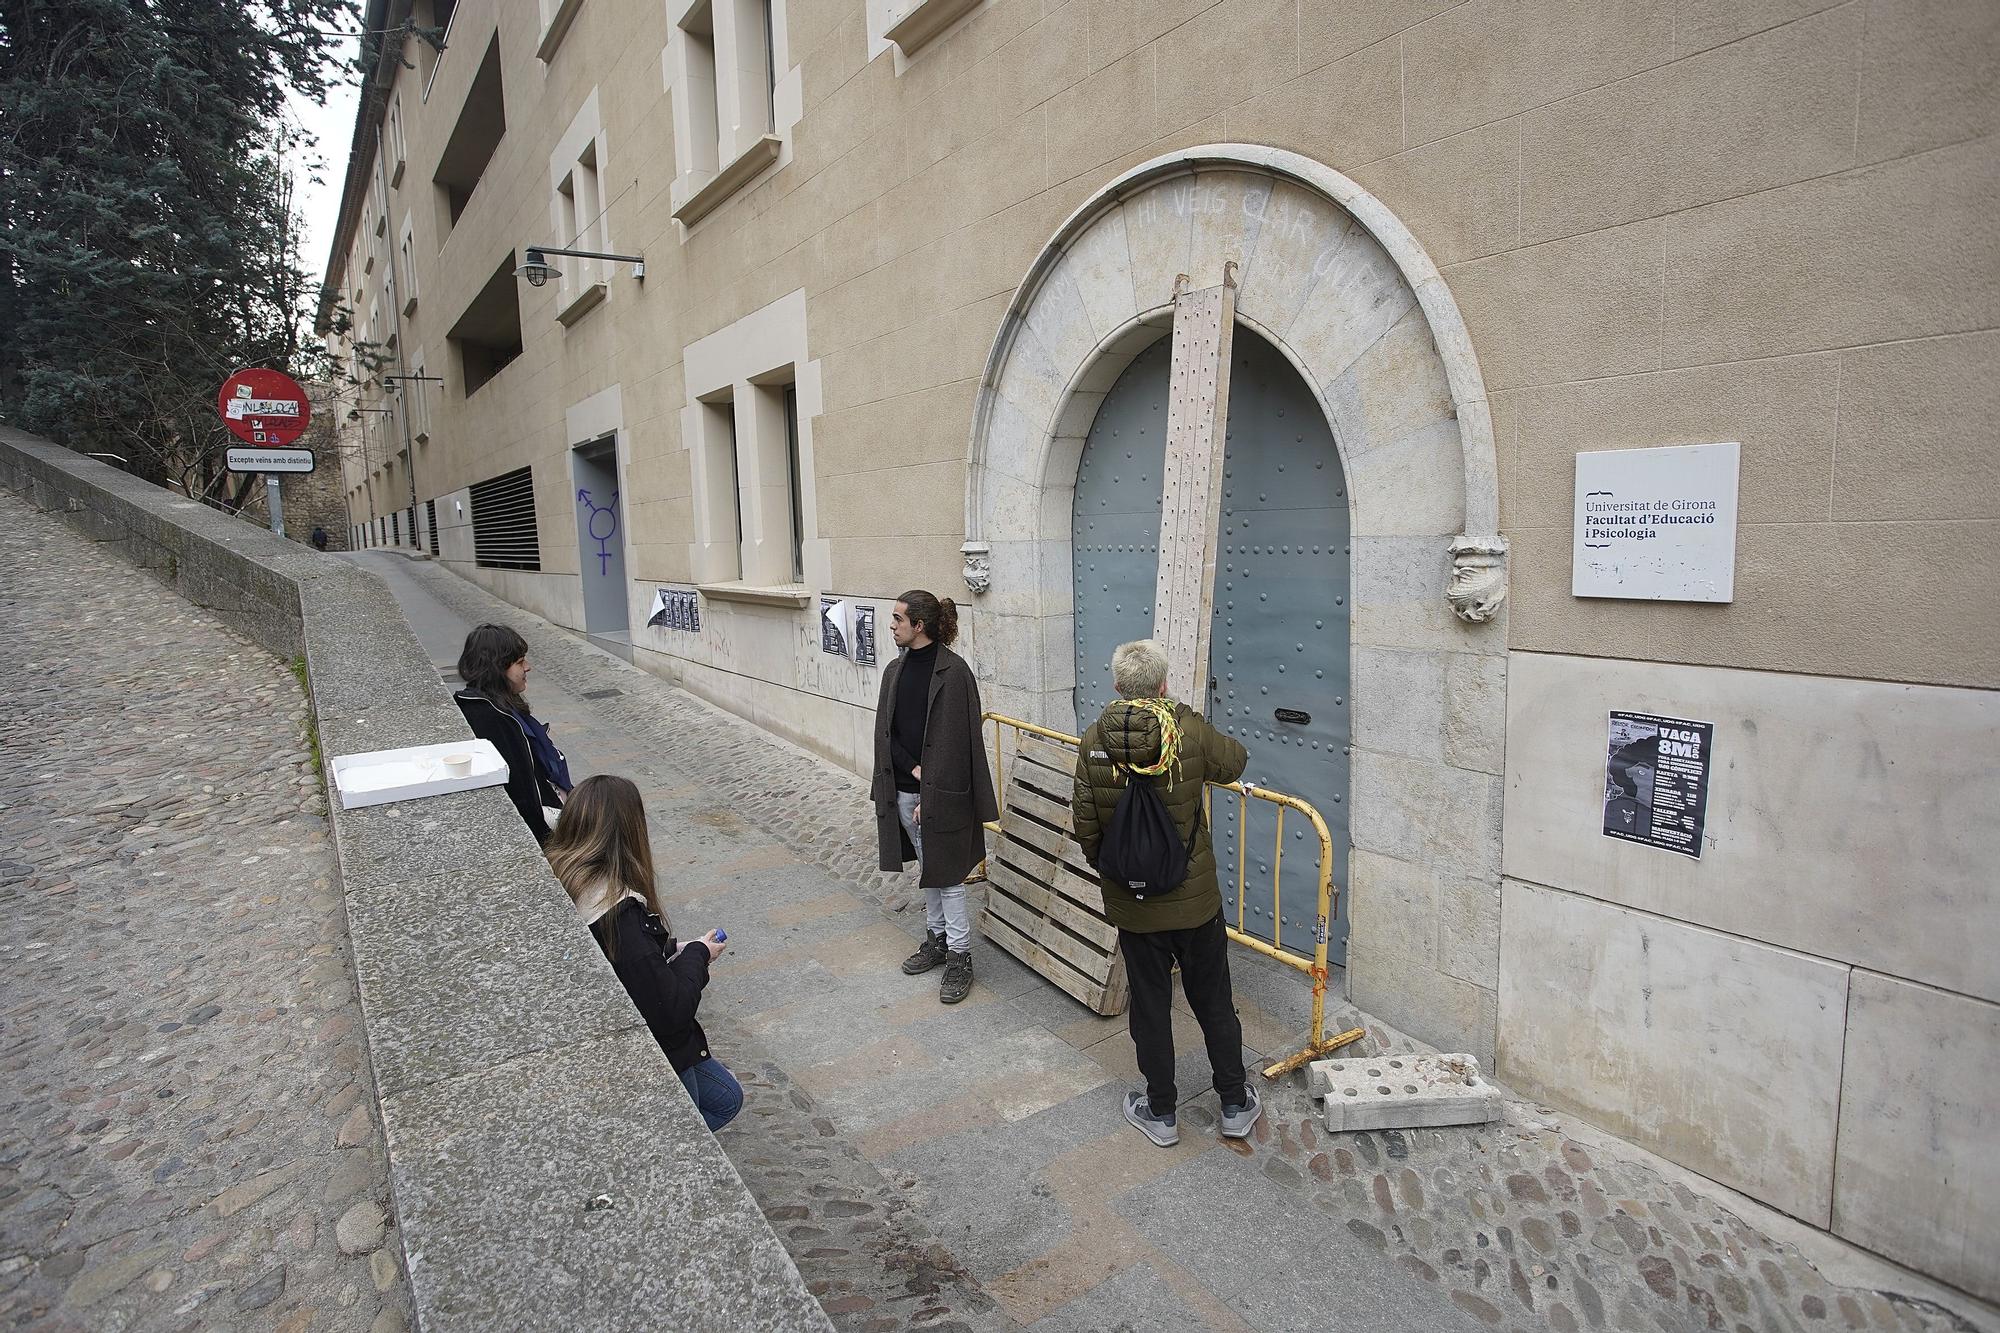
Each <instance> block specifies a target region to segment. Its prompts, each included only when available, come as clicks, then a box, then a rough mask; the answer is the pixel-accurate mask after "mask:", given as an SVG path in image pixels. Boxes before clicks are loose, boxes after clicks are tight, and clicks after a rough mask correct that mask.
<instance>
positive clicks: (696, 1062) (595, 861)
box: [547, 774, 743, 1130]
mask: <svg viewBox="0 0 2000 1333" xmlns="http://www.w3.org/2000/svg"><path fill="white" fill-rule="evenodd" d="M547 850H548V857H549V868H550V869H551V870H553V871H555V875H556V878H557V879H558V880H560V881H562V886H563V888H564V889H566V890H568V891H569V896H570V901H572V902H574V903H575V904H576V910H577V912H578V914H579V915H581V916H582V917H583V919H584V922H585V923H586V924H587V925H589V927H590V929H591V931H592V933H594V934H595V935H596V936H597V943H598V946H599V947H600V948H602V949H603V950H604V956H605V957H606V958H608V959H610V960H611V967H612V970H614V971H615V972H617V973H618V980H619V981H620V982H622V983H623V984H624V986H625V993H626V994H628V995H630V996H631V997H632V1003H633V1004H635V1005H637V1006H638V1009H639V1014H640V1016H641V1017H642V1018H644V1019H645V1020H646V1026H647V1027H649V1028H651V1029H652V1032H653V1040H655V1041H657V1042H659V1043H660V1049H661V1050H663V1051H665V1052H666V1053H667V1059H668V1061H670V1062H671V1063H672V1064H673V1067H674V1072H675V1073H676V1074H679V1075H680V1078H681V1083H682V1085H683V1086H685V1087H686V1088H687V1090H688V1096H690V1097H692V1098H694V1104H695V1106H696V1107H697V1108H698V1109H699V1110H700V1111H701V1118H702V1119H703V1120H705V1121H707V1122H708V1127H709V1128H710V1129H712V1130H713V1129H721V1128H722V1127H723V1126H724V1125H726V1124H728V1123H729V1122H730V1121H731V1120H734V1119H735V1118H736V1113H737V1112H738V1111H740V1110H742V1109H743V1088H742V1086H741V1085H740V1084H738V1083H737V1081H736V1078H735V1076H734V1075H733V1074H731V1073H730V1072H729V1070H728V1069H726V1068H724V1067H723V1064H722V1062H721V1061H720V1060H717V1059H716V1058H715V1057H714V1056H712V1055H710V1054H709V1053H708V1036H707V1034H706V1033H704V1032H703V1031H702V1030H701V1024H700V1023H699V1022H697V1021H696V1020H695V1010H696V1009H697V1008H698V1007H699V1006H700V1004H701V991H702V987H704V986H706V985H707V984H708V965H709V964H710V963H711V962H713V961H714V960H716V959H717V958H720V957H721V956H722V951H723V949H724V948H725V947H727V946H725V945H724V944H723V942H722V941H721V940H719V939H717V938H716V937H715V932H714V931H710V932H708V933H707V934H706V935H703V936H702V937H701V938H700V939H694V940H689V941H688V942H687V943H685V944H679V943H676V942H675V940H674V936H673V932H672V930H671V928H670V927H669V926H668V925H667V914H666V912H665V911H664V910H662V909H661V907H660V897H659V891H658V889H656V888H655V887H654V884H653V845H652V839H651V838H649V837H648V836H647V834H646V807H645V803H644V802H643V801H642V800H641V799H640V797H639V789H638V788H637V787H635V786H634V785H632V783H631V781H630V780H629V779H626V778H620V777H613V776H610V775H608V774H603V775H599V776H597V777H591V778H585V779H584V780H583V781H582V782H579V783H577V784H576V789H575V790H574V791H572V792H571V793H570V796H569V801H568V802H567V803H566V804H565V805H564V806H563V815H562V819H561V820H560V821H558V822H557V824H556V828H555V832H554V833H553V834H552V835H551V836H550V838H549V845H548V849H547Z"/></svg>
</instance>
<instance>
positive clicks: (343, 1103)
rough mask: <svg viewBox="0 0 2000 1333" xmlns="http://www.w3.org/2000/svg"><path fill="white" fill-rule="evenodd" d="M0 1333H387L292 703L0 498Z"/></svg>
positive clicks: (281, 667)
mask: <svg viewBox="0 0 2000 1333" xmlns="http://www.w3.org/2000/svg"><path fill="white" fill-rule="evenodd" d="M0 570H4V573H0V682H4V684H0V696H4V706H3V707H0V728H4V733H3V734H4V746H3V747H0V748H4V750H5V753H6V755H7V769H8V776H9V781H8V783H7V787H6V790H5V792H4V794H0V905H3V906H4V911H0V915H4V925H0V1085H4V1092H0V1321H4V1322H5V1323H6V1324H7V1325H8V1326H10V1327H20V1328H37V1329H86V1328H87V1329H161V1330H179V1329H196V1328H206V1329H236V1328H240V1329H282V1330H284V1331H285V1333H304V1330H309V1329H340V1330H370V1333H397V1331H398V1330H401V1329H403V1328H405V1327H406V1319H407V1312H408V1309H409V1297H408V1292H407V1288H406V1286H405V1283H404V1279H403V1276H402V1271H401V1269H402V1252H401V1247H400V1245H399V1243H398V1240H397V1234H396V1231H395V1228H394V1221H393V1218H392V1217H391V1216H390V1214H389V1211H388V1205H389V1202H390V1199H389V1184H388V1177H387V1173H386V1169H385V1161H384V1158H383V1154H382V1146H381V1141H380V1137H379V1135H378V1133H377V1129H376V1125H375V1123H374V1121H373V1119H372V1118H371V1117H372V1112H373V1107H374V1105H375V1095H374V1090H373V1087H372V1084H371V1080H370V1074H369V1064H368V1057H367V1052H366V1047H365V1044H364V1039H363V1034H362V1030H361V1022H360V1019H361V1015H360V1011H359V1007H358V1004H357V1001H356V998H355V991H354V981H353V975H352V971H351V969H350V966H349V961H348V952H347V918H346V912H345V907H344V904H343V902H342V898H341V893H340V888H339V885H338V882H337V879H336V876H335V865H334V856H333V851H332V847H331V844H330V842H329V840H328V834H327V827H326V820H325V815H324V808H325V802H324V797H323V795H322V793H321V791H320V785H319V779H318V776H317V774H316V773H315V772H314V770H313V765H312V756H311V755H310V753H309V752H308V749H307V743H306V739H305V725H306V723H305V718H306V714H305V699H304V696H303V694H302V692H301V690H300V688H299V684H298V682H297V681H296V680H295V679H294V677H293V676H292V673H291V671H290V670H289V669H288V668H287V666H286V664H285V663H283V662H279V661H277V660H275V659H274V658H272V657H271V656H270V655H269V654H267V653H265V652H264V651H262V650H261V649H259V648H257V647H255V646H253V645H251V644H250V643H249V642H248V641H246V640H244V639H242V638H239V637H238V636H236V635H235V634H233V633H231V632H230V631H228V630H225V629H223V628H221V627H220V626H218V625H217V624H216V623H215V622H214V621H212V620H211V619H209V618H208V617H207V616H205V615H204V614H203V613H201V612H200V611H197V610H196V609H195V608H193V607H191V606H189V605H187V604H186V603H184V602H182V601H180V600H179V599H178V598H177V597H175V596H174V595H173V594H172V593H169V592H167V591H165V590H164V589H163V588H161V586H160V585H159V584H157V583H156V582H154V580H153V579H152V578H150V577H149V576H147V575H144V574H141V573H139V572H137V571H136V570H134V569H132V568H131V567H130V566H129V565H126V564H124V563H122V562H121V561H120V560H119V559H118V557H117V555H116V554H115V552H112V551H107V550H104V549H101V548H98V547H96V546H93V545H92V544H91V543H90V542H88V541H86V540H84V539H83V538H81V537H79V536H77V535H76V534H74V533H73V532H71V531H70V530H68V529H67V528H64V527H62V526H61V525H59V524H57V523H56V522H54V521H53V520H51V519H49V518H46V517H44V516H42V515H41V514H39V513H37V512H35V511H34V510H32V509H30V508H28V507H27V506H26V505H24V504H22V503H21V502H20V501H19V500H17V499H15V498H14V497H13V496H11V495H4V494H0Z"/></svg>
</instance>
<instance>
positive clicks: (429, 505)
mask: <svg viewBox="0 0 2000 1333" xmlns="http://www.w3.org/2000/svg"><path fill="white" fill-rule="evenodd" d="M424 524H425V526H426V527H428V528H429V530H430V534H431V554H432V555H436V554H437V553H438V502H437V501H436V500H426V501H424Z"/></svg>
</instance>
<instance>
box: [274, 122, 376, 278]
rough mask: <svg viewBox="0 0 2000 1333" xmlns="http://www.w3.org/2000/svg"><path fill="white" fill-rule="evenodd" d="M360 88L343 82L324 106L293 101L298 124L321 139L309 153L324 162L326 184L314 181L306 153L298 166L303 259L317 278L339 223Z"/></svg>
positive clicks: (323, 273) (322, 271)
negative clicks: (302, 221) (342, 190)
mask: <svg viewBox="0 0 2000 1333" xmlns="http://www.w3.org/2000/svg"><path fill="white" fill-rule="evenodd" d="M359 96H360V89H359V88H357V87H355V86H354V85H353V84H341V85H337V86H335V87H333V88H330V89H328V90H327V100H326V105H325V106H315V105H314V104H313V103H311V102H308V101H306V100H304V99H303V98H300V97H298V96H296V95H294V96H293V97H292V98H291V99H290V100H291V104H292V115H293V118H294V120H295V121H296V123H297V124H298V125H299V126H300V127H302V128H304V129H305V130H306V131H308V132H309V133H311V134H312V135H313V136H314V137H316V138H317V139H318V140H319V143H318V145H317V146H316V147H315V148H313V149H312V150H311V153H310V155H309V156H317V157H318V158H319V159H320V160H321V161H322V163H323V165H322V167H321V169H320V171H319V173H318V174H319V176H320V177H321V183H320V184H318V185H315V184H313V182H312V180H311V179H310V177H311V175H312V173H311V172H309V171H308V170H307V160H306V159H307V156H308V155H302V156H301V158H300V160H299V161H298V163H297V165H296V166H295V167H294V168H293V172H292V178H293V180H294V181H295V182H296V184H297V189H298V201H299V212H300V213H301V214H302V215H303V216H304V219H305V234H304V236H303V238H302V239H301V241H300V244H299V258H300V260H301V261H302V262H303V264H304V266H305V270H306V272H307V273H308V274H309V275H310V276H311V277H312V278H314V279H315V280H319V279H323V278H325V277H326V252H327V248H328V247H329V246H331V245H332V244H333V232H334V228H335V226H337V225H338V223H339V221H340V187H341V183H342V181H343V179H344V177H345V175H346V172H347V149H348V145H349V143H350V141H351V140H352V139H353V137H354V111H355V106H356V99H357V98H358V97H359Z"/></svg>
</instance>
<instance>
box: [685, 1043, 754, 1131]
mask: <svg viewBox="0 0 2000 1333" xmlns="http://www.w3.org/2000/svg"><path fill="white" fill-rule="evenodd" d="M681 1086H682V1087H684V1088H686V1089H687V1090H688V1096H690V1097H692V1098H693V1099H694V1105H695V1109H696V1110H697V1111H700V1112H701V1118H702V1119H703V1120H704V1121H706V1122H707V1123H708V1127H709V1128H710V1129H711V1130H716V1129H721V1128H722V1127H723V1126H724V1125H726V1124H728V1123H729V1122H730V1121H732V1120H734V1119H735V1118H736V1113H737V1112H738V1111H740V1110H742V1109H743V1085H742V1084H741V1083H738V1082H737V1081H736V1075H734V1074H732V1073H730V1072H729V1071H728V1070H727V1069H725V1068H724V1067H723V1064H722V1061H720V1060H717V1059H715V1058H713V1057H710V1058H709V1059H707V1060H703V1061H702V1062H701V1063H700V1064H698V1065H689V1066H688V1067H687V1068H686V1069H684V1070H682V1071H681Z"/></svg>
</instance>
